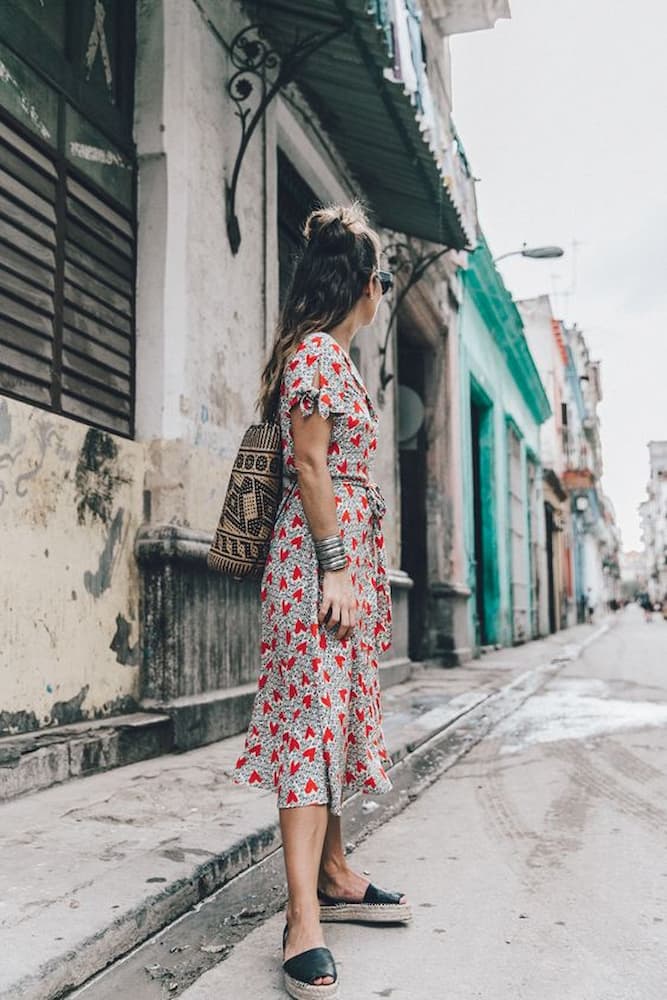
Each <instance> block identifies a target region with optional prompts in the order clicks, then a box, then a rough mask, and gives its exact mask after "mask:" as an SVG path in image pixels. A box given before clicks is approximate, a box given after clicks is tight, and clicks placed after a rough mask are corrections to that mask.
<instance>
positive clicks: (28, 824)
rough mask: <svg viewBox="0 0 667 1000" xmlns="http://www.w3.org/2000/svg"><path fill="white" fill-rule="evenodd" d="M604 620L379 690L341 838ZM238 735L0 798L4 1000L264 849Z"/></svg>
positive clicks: (59, 985)
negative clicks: (380, 711)
mask: <svg viewBox="0 0 667 1000" xmlns="http://www.w3.org/2000/svg"><path fill="white" fill-rule="evenodd" d="M608 627H609V626H608V624H604V625H602V626H601V627H598V626H596V627H595V628H591V627H590V626H586V625H582V626H578V627H576V628H574V629H570V630H568V631H567V632H561V633H558V634H557V635H555V636H552V637H550V638H548V639H545V640H541V641H539V642H534V643H530V644H528V645H526V646H522V647H518V648H514V649H503V650H500V651H498V652H494V653H491V654H487V655H486V656H484V657H483V658H482V659H481V660H477V661H473V662H472V663H471V664H469V665H466V666H464V667H456V668H453V669H424V668H417V671H416V673H415V675H414V677H413V678H412V679H411V680H410V681H408V682H406V683H404V684H400V685H397V686H396V687H393V688H390V689H389V690H388V691H387V692H386V693H385V695H384V698H383V702H384V710H385V733H386V737H387V742H388V746H389V750H390V753H391V754H392V757H393V759H394V767H393V768H392V771H391V777H392V780H393V782H394V785H395V791H394V793H392V795H391V796H386V797H377V798H372V799H371V798H367V797H361V796H359V795H357V796H353V797H352V798H351V799H350V801H349V803H348V805H347V806H346V816H347V817H348V822H347V824H346V826H348V827H349V826H353V828H354V832H353V834H352V835H351V836H348V839H350V840H353V841H354V842H358V841H359V840H361V839H363V837H364V836H365V835H366V834H367V833H368V832H369V830H370V829H372V828H375V827H377V826H378V825H380V824H381V823H382V822H385V821H386V820H387V819H388V818H390V816H391V815H393V814H395V813H396V812H397V811H399V810H400V809H402V808H403V807H404V806H405V804H406V803H407V801H408V800H409V799H410V798H412V797H414V796H415V795H416V794H418V793H419V791H420V790H421V789H422V788H424V787H427V785H428V784H430V783H432V781H433V780H435V778H436V777H437V776H438V774H439V773H441V772H442V769H444V768H445V767H447V766H451V763H453V762H454V760H456V759H458V757H460V756H461V755H462V754H463V753H465V752H467V750H468V749H470V747H471V746H473V745H474V743H475V742H478V741H479V739H481V738H482V736H483V735H484V733H485V732H486V731H488V728H489V727H490V726H491V725H493V724H494V723H495V722H496V721H498V719H499V718H501V717H503V715H506V714H508V712H509V711H512V710H514V708H515V707H517V705H518V704H520V703H521V701H523V700H525V698H526V697H529V696H530V694H532V693H533V691H535V690H537V689H538V688H539V687H540V686H541V685H542V684H543V683H544V682H545V680H546V679H547V677H549V676H551V675H552V674H553V672H554V671H555V670H557V669H558V668H559V666H560V665H562V664H563V663H564V662H567V661H568V660H571V659H574V658H576V656H578V655H579V652H580V651H581V649H582V648H583V646H584V645H585V644H587V643H588V642H590V641H592V640H593V639H594V638H596V637H597V636H598V635H599V634H601V631H602V630H606V629H607V628H608ZM242 743H243V737H242V736H237V737H234V738H233V739H230V740H225V741H223V742H220V743H216V744H212V745H209V746H205V747H201V748H199V749H196V750H192V751H189V752H187V753H183V754H168V755H165V756H163V757H159V758H155V759H151V760H148V761H142V762H141V763H137V764H131V765H128V766H126V767H122V768H118V769H116V770H113V771H108V772H104V773H101V774H95V775H93V776H91V777H88V778H81V779H79V780H76V781H72V782H68V783H65V784H63V785H58V786H55V787H52V788H49V789H46V790H45V791H42V792H38V793H35V794H34V795H30V796H26V797H24V798H20V799H17V800H14V801H10V802H7V803H5V804H4V805H2V806H0V848H1V852H0V882H1V884H2V886H3V892H2V898H1V899H0V947H1V949H2V955H3V960H2V962H1V963H0V998H2V1000H9V998H11V1000H18V998H31V1000H38V998H39V1000H45V998H55V997H57V996H63V995H65V994H66V993H67V991H68V990H69V989H73V988H74V987H76V986H78V985H80V984H82V983H84V982H85V981H86V980H87V979H88V978H89V977H91V976H92V975H94V974H95V973H96V972H98V971H100V970H101V969H104V968H105V967H106V966H107V965H109V964H110V963H112V962H113V961H115V960H116V959H118V958H119V957H120V956H122V955H124V954H126V953H127V952H129V951H130V950H131V949H133V948H134V947H136V946H137V945H138V944H140V943H141V942H142V941H145V940H146V939H147V938H149V937H150V936H151V935H153V934H155V933H156V932H157V931H159V930H160V929H162V928H163V927H165V926H166V925H167V924H169V923H170V922H171V921H173V920H175V919H176V918H177V917H179V916H181V915H182V914H185V913H186V912H187V911H189V910H191V909H192V908H193V907H194V906H195V905H196V904H198V903H199V902H200V900H202V899H203V898H205V897H206V896H209V895H210V894H211V893H213V892H214V891H215V890H217V889H219V888H220V887H221V886H223V885H225V884H226V883H228V882H229V880H230V879H232V878H233V877H234V876H236V875H238V874H239V873H241V872H244V871H247V870H249V869H251V868H252V867H253V866H254V865H256V864H257V863H258V862H259V861H261V860H262V859H263V858H267V857H268V856H269V855H271V854H272V853H273V852H275V850H276V849H277V847H278V846H279V835H278V829H277V824H276V820H277V815H276V810H275V801H274V795H273V793H272V792H258V791H255V790H250V789H245V788H239V787H236V786H234V785H233V784H232V782H231V778H230V776H231V772H232V768H233V765H234V762H235V760H236V758H237V756H238V754H239V752H240V749H241V746H242ZM448 761H449V763H448ZM383 798H384V799H385V800H387V801H383ZM370 803H372V805H370ZM209 958H210V959H211V964H215V961H217V960H219V958H220V955H218V956H217V958H216V956H209ZM170 995H177V994H176V993H174V994H170Z"/></svg>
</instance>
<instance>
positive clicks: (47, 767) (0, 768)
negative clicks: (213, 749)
mask: <svg viewBox="0 0 667 1000" xmlns="http://www.w3.org/2000/svg"><path fill="white" fill-rule="evenodd" d="M172 746H173V723H172V720H171V718H170V716H169V715H168V714H165V713H159V712H133V713H131V714H128V715H117V716H110V717H108V718H104V719H93V720H86V721H84V722H75V723H71V724H69V725H66V726H54V727H53V728H50V729H40V730H36V731H35V732H30V733H20V734H17V735H15V736H3V737H1V738H0V802H6V801H7V800H9V799H13V798H17V797H18V796H20V795H26V794H28V793H30V792H37V791H40V790H42V789H45V788H49V787H50V786H51V785H56V784H60V783H61V782H63V781H70V780H71V779H73V778H82V777H87V776H88V775H91V774H96V773H99V772H100V771H108V770H110V769H111V768H115V767H124V766H125V765H127V764H134V763H136V762H137V761H141V760H148V759H149V758H151V757H158V756H160V755H161V754H163V753H167V752H169V751H170V750H171V749H172Z"/></svg>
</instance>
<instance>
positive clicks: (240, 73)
mask: <svg viewBox="0 0 667 1000" xmlns="http://www.w3.org/2000/svg"><path fill="white" fill-rule="evenodd" d="M344 30H345V28H343V27H341V28H337V29H336V30H335V31H332V32H329V33H328V34H326V35H318V34H310V35H307V36H306V37H304V38H301V39H297V40H296V41H295V42H294V44H293V45H292V46H291V48H289V49H288V50H287V51H286V52H284V53H283V54H282V55H279V54H278V53H277V52H276V51H275V50H274V49H272V48H271V47H270V46H269V44H268V43H267V42H266V41H265V40H264V38H263V37H262V34H261V32H262V26H261V25H259V24H252V25H249V26H248V27H247V28H244V29H243V30H242V31H240V32H239V33H238V35H236V37H235V38H234V39H233V41H232V43H231V45H230V47H229V52H230V57H231V60H232V64H233V66H234V68H235V71H236V72H234V73H233V74H232V76H231V77H230V79H229V81H228V83H227V93H228V94H229V96H230V98H231V99H232V101H233V102H234V104H235V105H236V111H235V112H234V113H235V115H236V117H237V118H238V119H239V121H240V122H241V142H240V144H239V149H238V152H237V154H236V162H235V163H234V170H233V172H232V178H231V181H229V182H228V181H225V206H226V213H227V235H228V237H229V244H230V246H231V248H232V253H234V254H235V253H237V251H238V249H239V246H240V245H241V228H240V225H239V220H238V218H237V215H236V191H237V188H238V182H239V175H240V172H241V165H242V163H243V158H244V156H245V153H246V150H247V148H248V144H249V142H250V140H251V138H252V135H253V133H254V131H255V129H256V128H257V126H258V125H259V123H260V121H261V120H262V117H263V115H264V113H265V112H266V109H267V108H268V106H269V104H270V103H271V101H272V100H273V98H274V97H275V96H276V95H277V94H278V93H279V92H280V90H281V89H282V88H283V87H284V86H286V84H288V83H290V82H292V81H293V80H294V79H295V77H296V75H297V73H298V71H299V68H300V67H301V66H302V65H303V63H304V62H305V60H306V59H308V58H309V57H310V56H311V55H313V53H315V52H316V51H317V50H318V49H320V48H322V47H323V46H324V45H326V44H327V43H328V42H330V41H333V39H334V38H336V37H338V35H340V34H342V33H343V31H344Z"/></svg>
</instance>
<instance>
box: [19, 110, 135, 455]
mask: <svg viewBox="0 0 667 1000" xmlns="http://www.w3.org/2000/svg"><path fill="white" fill-rule="evenodd" d="M59 213H60V215H61V216H62V218H61V219H59V218H58V215H59ZM135 256H136V238H135V226H134V221H133V219H132V217H131V215H130V214H129V213H128V212H127V211H125V210H124V209H123V208H122V207H121V206H119V205H118V204H114V203H113V202H112V200H111V199H110V198H109V197H108V196H105V195H104V193H103V192H101V191H100V190H99V189H96V188H94V187H93V185H92V184H91V183H90V182H89V181H87V180H86V179H85V178H84V177H83V175H79V174H78V172H75V171H73V170H72V168H71V166H70V165H68V164H66V163H65V161H63V160H58V158H57V157H56V155H55V154H50V152H49V151H48V149H45V148H41V146H39V145H38V144H37V143H36V142H33V141H32V140H31V139H30V138H29V137H28V136H27V135H26V134H25V133H24V132H23V130H21V129H20V127H19V126H13V125H12V123H11V122H10V120H8V119H6V118H3V119H2V120H0V391H1V392H5V393H8V394H11V395H14V396H17V397H18V398H20V399H24V400H27V401H29V402H33V403H37V404H38V405H41V406H47V407H49V408H51V409H53V410H55V411H57V412H60V413H63V414H66V415H67V416H71V417H73V418H75V419H78V420H83V421H85V422H86V423H90V424H94V425H96V426H98V427H102V428H104V429H106V430H111V431H115V432H116V433H119V434H123V435H127V436H129V435H131V434H132V433H133V410H134V398H133V393H134V277H135Z"/></svg>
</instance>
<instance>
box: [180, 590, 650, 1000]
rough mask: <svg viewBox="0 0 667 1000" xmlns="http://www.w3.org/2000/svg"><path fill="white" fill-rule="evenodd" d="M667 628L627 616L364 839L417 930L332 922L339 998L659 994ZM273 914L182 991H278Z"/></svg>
mask: <svg viewBox="0 0 667 1000" xmlns="http://www.w3.org/2000/svg"><path fill="white" fill-rule="evenodd" d="M666 848H667V623H666V622H663V621H662V619H658V618H657V617H656V620H655V621H654V623H653V624H651V625H647V624H645V623H644V621H643V618H642V616H641V614H640V613H639V612H638V610H637V609H635V608H631V609H629V610H628V611H626V612H624V613H622V615H621V616H620V620H619V621H618V622H617V624H616V626H615V627H614V628H613V629H612V630H611V631H610V632H609V633H607V635H605V636H604V637H602V638H601V639H600V640H598V641H597V642H595V643H593V644H592V645H591V646H589V647H588V649H587V650H586V651H585V653H584V654H583V656H582V657H581V658H580V659H579V660H577V661H574V662H572V663H570V664H568V665H567V666H566V667H564V668H563V670H562V671H561V672H560V673H559V674H558V675H557V676H556V677H554V678H553V679H552V680H551V681H550V682H549V684H548V685H547V686H546V687H545V688H544V689H543V690H542V691H541V692H539V693H538V694H536V695H534V696H532V697H531V698H529V699H528V701H527V702H525V704H524V705H523V706H522V707H521V708H520V709H519V710H518V711H516V712H515V713H514V714H513V715H511V716H510V717H508V718H507V719H505V720H504V722H503V723H501V724H500V726H499V727H497V728H496V729H495V730H494V731H493V732H492V733H491V734H490V735H489V736H487V737H486V738H485V739H484V740H483V741H482V742H481V743H480V744H478V745H477V746H476V747H475V748H474V749H473V750H472V751H471V752H470V753H469V754H468V755H467V756H466V757H464V758H463V759H462V760H461V761H459V762H458V763H457V764H456V765H455V766H454V767H452V768H451V770H449V771H447V772H446V774H445V775H444V776H443V777H442V778H441V779H440V780H439V781H438V782H437V783H436V784H435V785H433V786H432V787H431V788H430V789H429V790H428V791H426V792H425V793H424V794H423V795H422V796H420V798H419V799H418V800H417V801H416V802H415V803H413V804H412V805H411V806H410V807H409V808H408V809H406V810H405V811H404V812H403V813H401V814H400V815H399V816H398V817H396V818H395V819H393V820H392V821H390V822H389V823H388V824H387V825H385V826H384V827H382V828H381V829H380V830H379V831H378V832H377V833H375V834H374V835H373V836H372V837H370V838H369V839H368V840H367V841H366V842H365V843H364V844H363V845H362V846H361V847H360V848H358V849H357V850H356V851H355V853H354V855H353V861H354V864H355V865H356V866H357V867H359V868H360V869H363V870H366V871H367V872H369V873H370V876H371V877H372V879H373V880H374V881H375V882H376V883H377V884H379V885H381V886H384V887H385V888H398V889H401V890H402V891H405V892H407V893H408V894H409V896H410V898H411V900H412V903H413V906H414V911H415V919H414V921H413V923H412V925H411V926H409V927H407V928H405V927H387V928H377V927H375V928H373V927H367V926H355V925H339V926H329V928H328V930H327V943H328V944H329V946H330V947H331V948H332V950H333V952H334V955H335V957H336V960H337V963H338V967H339V974H340V981H341V991H340V997H341V1000H373V998H375V997H387V998H391V1000H430V998H438V1000H440V998H446V1000H665V997H667V852H666ZM281 928H282V918H281V917H280V916H277V917H274V918H273V919H271V920H269V921H268V922H267V923H266V924H264V925H263V926H261V927H258V928H257V929H256V930H254V931H253V932H252V933H251V934H250V935H249V936H248V937H247V938H245V940H244V941H243V942H241V943H240V944H239V945H238V946H237V947H236V948H235V949H234V950H233V952H232V953H231V955H230V957H229V958H228V959H227V960H226V961H223V962H221V963H220V964H219V965H218V966H216V967H215V968H214V969H211V970H210V971H209V972H207V973H206V974H205V975H204V976H202V977H201V978H200V979H199V980H198V981H197V983H195V984H194V985H193V986H191V987H190V988H189V989H187V990H186V991H185V992H184V993H182V994H181V996H182V997H184V998H186V1000H213V998H215V1000H218V998H222V997H230V998H234V1000H264V998H266V1000H269V998H278V997H283V996H285V995H286V994H285V993H284V992H283V989H282V979H281V974H280V950H279V940H280V933H281Z"/></svg>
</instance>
